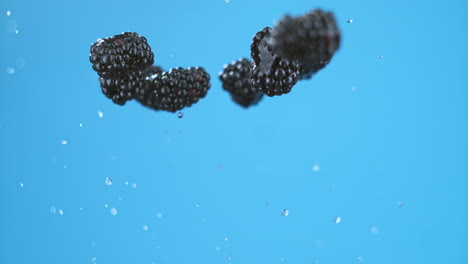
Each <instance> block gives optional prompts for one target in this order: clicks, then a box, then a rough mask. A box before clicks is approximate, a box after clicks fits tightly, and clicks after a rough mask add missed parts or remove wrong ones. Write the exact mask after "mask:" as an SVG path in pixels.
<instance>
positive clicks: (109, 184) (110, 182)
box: [104, 177, 112, 186]
mask: <svg viewBox="0 0 468 264" xmlns="http://www.w3.org/2000/svg"><path fill="white" fill-rule="evenodd" d="M104 182H105V183H106V185H107V186H111V185H112V179H111V178H109V177H106V179H105V180H104Z"/></svg>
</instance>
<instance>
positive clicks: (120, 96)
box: [99, 66, 163, 105]
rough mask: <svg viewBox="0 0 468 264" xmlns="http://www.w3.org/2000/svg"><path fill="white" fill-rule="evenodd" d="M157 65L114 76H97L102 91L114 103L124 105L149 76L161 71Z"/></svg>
mask: <svg viewBox="0 0 468 264" xmlns="http://www.w3.org/2000/svg"><path fill="white" fill-rule="evenodd" d="M162 72H163V70H162V69H161V68H160V67H158V66H149V67H146V68H144V69H141V70H136V71H131V72H128V73H125V74H122V75H120V76H119V77H115V78H110V77H108V78H104V77H99V83H100V84H101V90H102V93H103V94H104V95H105V96H106V97H107V98H110V99H112V101H113V102H114V103H115V104H118V105H124V104H125V103H126V102H127V101H130V100H132V99H133V98H134V95H135V92H136V91H137V90H139V89H141V87H142V86H143V85H144V84H145V82H148V80H146V79H147V78H148V77H149V76H151V75H153V74H157V73H162Z"/></svg>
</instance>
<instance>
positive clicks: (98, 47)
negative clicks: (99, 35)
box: [89, 32, 154, 78]
mask: <svg viewBox="0 0 468 264" xmlns="http://www.w3.org/2000/svg"><path fill="white" fill-rule="evenodd" d="M89 60H90V61H91V63H92V64H93V69H94V70H95V71H96V72H97V73H98V74H99V76H101V77H110V78H118V77H120V76H121V75H123V74H127V73H128V72H130V71H136V70H139V69H142V68H145V67H147V66H150V65H152V64H153V62H154V54H153V52H152V51H151V47H150V46H149V45H148V43H147V42H146V38H145V37H141V36H139V35H138V34H137V33H134V32H124V33H122V34H120V35H115V36H112V37H108V38H105V39H98V41H97V42H95V43H93V44H92V45H91V49H90V55H89Z"/></svg>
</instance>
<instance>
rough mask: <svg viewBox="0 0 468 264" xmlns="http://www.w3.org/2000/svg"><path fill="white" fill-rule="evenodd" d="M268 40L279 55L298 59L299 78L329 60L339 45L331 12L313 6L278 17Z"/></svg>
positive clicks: (308, 74) (305, 77) (309, 73)
mask: <svg viewBox="0 0 468 264" xmlns="http://www.w3.org/2000/svg"><path fill="white" fill-rule="evenodd" d="M270 44H271V45H272V46H273V47H274V50H275V52H276V53H278V54H279V55H280V56H282V57H283V58H287V59H289V60H296V61H298V62H299V63H300V64H301V66H302V67H301V79H308V78H310V77H311V76H312V75H313V74H314V73H315V72H317V71H318V70H320V69H322V68H323V67H325V66H326V65H327V64H328V63H329V62H330V60H331V58H332V57H333V54H334V52H335V51H336V50H338V48H339V45H340V32H339V30H338V27H337V25H336V21H335V17H334V16H333V14H332V13H328V12H324V11H322V10H313V11H311V12H309V13H307V14H305V15H303V16H300V17H290V16H285V17H284V18H283V19H281V21H280V22H279V23H278V24H277V25H276V26H275V27H274V28H273V31H272V33H271V43H270Z"/></svg>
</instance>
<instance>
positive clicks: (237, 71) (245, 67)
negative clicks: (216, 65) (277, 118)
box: [219, 58, 263, 107]
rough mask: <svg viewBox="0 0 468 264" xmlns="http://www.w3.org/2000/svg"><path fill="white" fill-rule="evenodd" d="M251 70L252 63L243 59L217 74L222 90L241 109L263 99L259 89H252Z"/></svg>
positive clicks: (226, 66)
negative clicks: (229, 95) (227, 93)
mask: <svg viewBox="0 0 468 264" xmlns="http://www.w3.org/2000/svg"><path fill="white" fill-rule="evenodd" d="M251 70H252V62H251V61H250V60H248V59H245V58H244V59H239V60H237V61H235V62H233V63H231V64H229V65H225V66H224V69H223V71H222V72H221V73H220V74H219V79H220V80H221V82H222V84H223V89H224V90H226V91H227V92H229V94H231V97H232V100H233V101H234V102H236V103H237V104H239V105H241V106H243V107H249V106H252V105H255V104H257V103H258V102H259V101H260V99H262V97H263V93H262V91H260V89H258V88H254V87H252V82H251V79H250V72H251Z"/></svg>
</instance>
